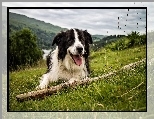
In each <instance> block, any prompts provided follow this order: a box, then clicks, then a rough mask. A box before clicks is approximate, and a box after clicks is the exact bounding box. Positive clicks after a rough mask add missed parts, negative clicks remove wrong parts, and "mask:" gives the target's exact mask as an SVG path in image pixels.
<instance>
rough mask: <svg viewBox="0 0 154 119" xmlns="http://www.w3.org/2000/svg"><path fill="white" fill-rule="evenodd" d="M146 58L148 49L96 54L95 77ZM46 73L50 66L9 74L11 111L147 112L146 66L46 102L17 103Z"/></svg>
mask: <svg viewBox="0 0 154 119" xmlns="http://www.w3.org/2000/svg"><path fill="white" fill-rule="evenodd" d="M145 57H146V47H145V45H142V46H137V47H133V48H129V49H125V50H122V51H110V50H106V49H100V50H99V51H97V52H94V51H93V52H92V53H91V56H90V66H91V77H94V76H99V75H102V74H105V73H108V72H110V71H114V70H118V69H120V68H121V67H123V66H124V65H126V64H129V63H132V62H136V61H139V60H141V59H143V58H145ZM45 71H46V66H45V64H44V65H43V64H42V65H40V66H37V67H33V68H27V69H26V70H20V71H15V72H12V73H10V74H9V75H10V76H9V91H10V93H9V110H10V111H117V110H118V111H133V110H134V111H146V64H145V63H142V64H140V65H138V66H136V67H135V68H133V69H130V70H123V71H119V72H118V73H117V74H116V75H114V76H111V77H108V78H105V79H103V80H101V81H97V82H93V83H91V84H90V85H85V86H78V87H76V88H74V89H66V90H64V91H62V92H58V93H57V94H55V95H52V96H48V97H45V98H44V99H38V100H28V101H25V102H17V101H16V98H15V97H16V95H18V94H21V93H25V92H28V91H32V90H35V87H36V86H37V85H38V84H39V77H40V76H41V75H42V74H43V73H44V72H45ZM54 85H55V83H54Z"/></svg>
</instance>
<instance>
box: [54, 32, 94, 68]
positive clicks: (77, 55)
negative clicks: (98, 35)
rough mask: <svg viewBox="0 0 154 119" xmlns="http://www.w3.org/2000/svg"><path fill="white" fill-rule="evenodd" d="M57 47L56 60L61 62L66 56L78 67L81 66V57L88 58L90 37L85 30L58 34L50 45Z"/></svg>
mask: <svg viewBox="0 0 154 119" xmlns="http://www.w3.org/2000/svg"><path fill="white" fill-rule="evenodd" d="M54 44H56V45H57V46H58V59H59V60H63V59H64V58H65V56H66V55H70V58H71V59H72V60H73V61H74V63H75V64H76V65H78V66H80V65H81V64H82V57H86V58H87V57H88V55H89V44H92V37H91V35H90V34H89V33H88V32H87V31H86V30H85V31H82V30H79V29H70V30H67V31H65V32H61V33H58V34H57V35H56V36H55V38H54V40H53V43H52V45H54Z"/></svg>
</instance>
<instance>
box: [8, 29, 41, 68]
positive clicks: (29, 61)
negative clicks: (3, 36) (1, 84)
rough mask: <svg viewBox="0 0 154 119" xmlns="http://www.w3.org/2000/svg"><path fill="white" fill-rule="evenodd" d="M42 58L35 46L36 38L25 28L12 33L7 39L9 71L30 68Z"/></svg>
mask: <svg viewBox="0 0 154 119" xmlns="http://www.w3.org/2000/svg"><path fill="white" fill-rule="evenodd" d="M41 58H42V51H41V50H40V49H39V48H38V46H37V37H36V36H35V35H34V34H33V33H32V31H30V30H29V29H27V28H24V29H22V30H20V31H17V32H13V33H12V35H10V37H9V69H10V70H16V69H18V68H20V67H21V66H26V65H30V66H32V65H33V64H35V63H36V62H37V61H38V60H40V59H41Z"/></svg>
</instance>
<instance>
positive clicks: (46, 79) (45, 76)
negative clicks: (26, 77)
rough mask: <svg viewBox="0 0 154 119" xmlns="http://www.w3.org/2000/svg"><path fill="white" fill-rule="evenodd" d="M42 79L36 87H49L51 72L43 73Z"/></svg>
mask: <svg viewBox="0 0 154 119" xmlns="http://www.w3.org/2000/svg"><path fill="white" fill-rule="evenodd" d="M40 79H41V80H40V85H39V86H37V87H36V89H43V88H47V87H48V84H49V73H46V74H43V76H42V77H41V78H40Z"/></svg>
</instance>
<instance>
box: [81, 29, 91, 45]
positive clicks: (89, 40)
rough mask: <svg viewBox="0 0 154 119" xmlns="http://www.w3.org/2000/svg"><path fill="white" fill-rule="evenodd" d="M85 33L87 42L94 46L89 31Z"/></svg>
mask: <svg viewBox="0 0 154 119" xmlns="http://www.w3.org/2000/svg"><path fill="white" fill-rule="evenodd" d="M83 33H84V36H85V38H86V41H88V43H89V44H92V43H93V41H92V37H91V35H90V34H89V33H88V32H87V30H85V31H83Z"/></svg>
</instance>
